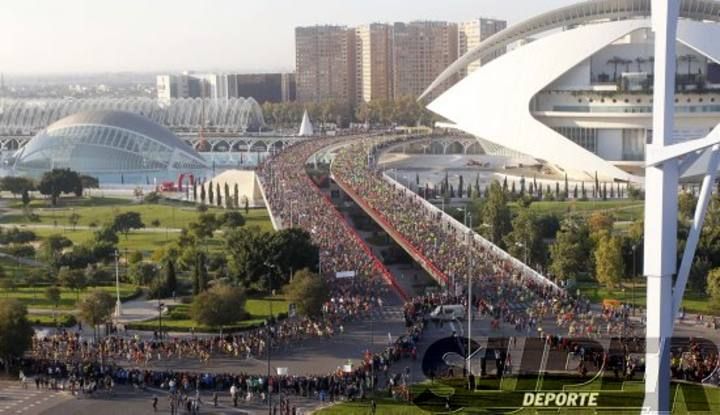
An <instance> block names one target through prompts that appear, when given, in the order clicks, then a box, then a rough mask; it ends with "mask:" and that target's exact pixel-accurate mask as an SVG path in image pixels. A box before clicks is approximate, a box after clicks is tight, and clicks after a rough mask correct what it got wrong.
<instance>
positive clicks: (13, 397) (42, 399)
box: [0, 381, 69, 415]
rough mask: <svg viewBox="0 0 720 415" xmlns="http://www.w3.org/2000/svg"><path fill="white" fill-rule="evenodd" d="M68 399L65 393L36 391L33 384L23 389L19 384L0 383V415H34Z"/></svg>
mask: <svg viewBox="0 0 720 415" xmlns="http://www.w3.org/2000/svg"><path fill="white" fill-rule="evenodd" d="M68 398H69V395H68V394H66V393H63V392H55V391H49V390H45V389H36V388H35V385H34V384H32V385H31V384H28V385H27V388H24V387H23V386H22V384H21V383H20V382H10V381H0V415H11V414H23V415H35V414H39V413H41V412H42V411H44V410H46V409H48V408H50V407H52V406H54V405H55V404H57V403H60V402H61V401H64V400H65V399H68Z"/></svg>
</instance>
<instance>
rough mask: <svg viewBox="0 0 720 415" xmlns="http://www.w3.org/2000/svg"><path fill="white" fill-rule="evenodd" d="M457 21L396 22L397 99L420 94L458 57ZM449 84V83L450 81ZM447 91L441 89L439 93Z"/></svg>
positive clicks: (394, 46)
mask: <svg viewBox="0 0 720 415" xmlns="http://www.w3.org/2000/svg"><path fill="white" fill-rule="evenodd" d="M457 41H458V29H457V24H455V23H448V22H433V21H417V22H410V23H395V24H394V25H393V59H392V65H393V79H392V84H393V94H392V96H393V98H394V99H398V98H400V97H403V96H412V97H418V96H419V95H420V94H421V93H422V92H423V91H424V90H425V88H427V86H428V85H430V83H431V82H432V81H433V80H435V78H437V76H438V75H440V73H441V72H442V71H443V70H444V69H445V68H447V67H448V66H449V65H450V64H451V63H453V62H454V61H455V60H457V57H458V47H457ZM448 86H449V84H448ZM442 91H444V88H439V89H438V90H436V91H435V94H439V93H440V92H442Z"/></svg>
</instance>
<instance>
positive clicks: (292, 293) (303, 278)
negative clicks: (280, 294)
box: [285, 269, 330, 317]
mask: <svg viewBox="0 0 720 415" xmlns="http://www.w3.org/2000/svg"><path fill="white" fill-rule="evenodd" d="M285 293H286V295H287V299H288V301H290V303H294V304H296V306H297V310H298V312H299V313H300V314H302V315H305V316H309V317H316V316H318V315H320V313H321V312H322V306H323V304H324V303H325V302H327V301H328V300H329V299H330V286H329V285H328V282H327V280H326V279H324V278H323V277H321V276H319V275H317V274H314V273H312V272H310V270H308V269H303V270H300V271H298V272H296V273H295V275H294V277H293V280H292V282H290V284H288V285H287V286H286V287H285Z"/></svg>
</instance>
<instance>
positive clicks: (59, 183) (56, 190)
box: [38, 169, 83, 206]
mask: <svg viewBox="0 0 720 415" xmlns="http://www.w3.org/2000/svg"><path fill="white" fill-rule="evenodd" d="M38 190H39V191H40V194H43V195H45V196H50V202H51V203H52V205H53V206H56V205H57V199H58V198H59V197H60V195H61V194H69V193H74V194H75V195H76V196H82V191H83V186H82V181H81V180H80V176H79V175H78V174H77V173H76V172H74V171H72V170H70V169H53V170H50V171H49V172H45V174H43V176H42V178H41V179H40V183H38Z"/></svg>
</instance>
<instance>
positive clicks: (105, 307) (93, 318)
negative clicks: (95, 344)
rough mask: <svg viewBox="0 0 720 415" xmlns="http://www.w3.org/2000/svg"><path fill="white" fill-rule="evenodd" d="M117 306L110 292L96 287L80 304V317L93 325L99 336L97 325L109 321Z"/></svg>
mask: <svg viewBox="0 0 720 415" xmlns="http://www.w3.org/2000/svg"><path fill="white" fill-rule="evenodd" d="M114 307H115V300H113V297H112V295H110V293H109V292H107V291H103V290H100V289H95V290H93V291H91V292H90V294H88V296H87V297H85V298H84V299H83V300H82V301H81V302H80V304H79V306H78V309H79V314H80V318H81V319H82V320H83V321H85V322H86V323H88V324H90V325H91V326H92V327H93V334H94V337H95V338H97V326H98V325H100V324H104V323H107V322H108V320H109V319H110V315H111V314H112V312H113V308H114Z"/></svg>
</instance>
